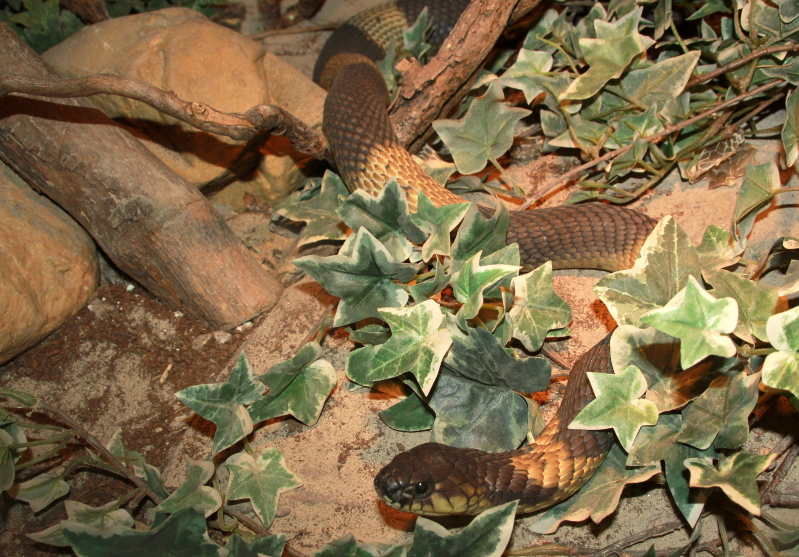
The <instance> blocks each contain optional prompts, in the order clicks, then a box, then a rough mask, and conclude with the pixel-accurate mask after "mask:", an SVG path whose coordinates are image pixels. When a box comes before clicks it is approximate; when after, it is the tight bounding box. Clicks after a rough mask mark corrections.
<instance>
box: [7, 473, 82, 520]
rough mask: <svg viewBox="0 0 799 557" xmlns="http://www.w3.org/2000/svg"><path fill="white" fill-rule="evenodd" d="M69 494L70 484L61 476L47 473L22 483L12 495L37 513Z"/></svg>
mask: <svg viewBox="0 0 799 557" xmlns="http://www.w3.org/2000/svg"><path fill="white" fill-rule="evenodd" d="M67 493H69V484H68V483H67V482H65V481H64V479H63V478H62V477H61V474H57V473H54V472H45V473H43V474H39V475H38V476H36V477H34V478H32V479H30V480H28V481H27V482H22V483H21V484H19V486H18V488H17V489H16V491H14V490H12V493H10V495H11V496H12V497H14V498H15V499H19V500H20V501H25V502H26V503H28V504H29V505H30V506H31V510H32V511H33V512H35V513H37V512H39V511H40V510H42V509H44V508H45V507H47V505H49V504H50V503H52V502H53V501H55V500H56V499H58V498H60V497H63V496H64V495H66V494H67Z"/></svg>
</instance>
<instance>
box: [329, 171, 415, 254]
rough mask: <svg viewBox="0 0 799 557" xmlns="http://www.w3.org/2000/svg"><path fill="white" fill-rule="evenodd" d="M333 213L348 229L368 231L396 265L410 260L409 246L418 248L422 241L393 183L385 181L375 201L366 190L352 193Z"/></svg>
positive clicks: (400, 189)
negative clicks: (396, 262) (415, 244)
mask: <svg viewBox="0 0 799 557" xmlns="http://www.w3.org/2000/svg"><path fill="white" fill-rule="evenodd" d="M337 212H338V214H339V216H340V217H341V219H342V220H343V221H344V222H345V223H346V224H347V226H349V227H350V228H351V229H353V230H358V229H359V228H361V227H363V228H365V229H366V230H368V231H369V232H370V233H371V234H372V236H374V237H375V238H377V240H378V241H379V242H380V243H381V244H383V246H384V247H385V248H386V249H387V250H388V252H389V253H390V254H391V257H393V258H394V259H395V260H396V261H404V260H406V259H408V257H410V255H411V251H412V250H413V246H412V244H411V242H414V243H417V244H420V243H422V242H423V241H424V240H425V238H426V235H425V234H424V232H422V231H421V230H419V228H418V227H417V226H416V225H415V224H414V223H413V222H411V219H410V217H409V216H408V202H407V201H406V200H405V192H404V191H403V190H402V188H400V187H399V185H398V184H397V180H396V179H391V180H389V181H388V182H387V183H386V185H385V186H384V187H383V189H382V190H380V192H379V193H378V194H377V197H375V196H373V195H372V194H371V193H369V192H368V191H366V190H356V191H354V192H352V194H351V195H350V196H349V197H347V199H345V200H344V202H343V203H342V204H341V206H340V207H339V208H338V211H337ZM408 239H410V242H409V241H408Z"/></svg>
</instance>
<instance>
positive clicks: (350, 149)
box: [314, 0, 655, 515]
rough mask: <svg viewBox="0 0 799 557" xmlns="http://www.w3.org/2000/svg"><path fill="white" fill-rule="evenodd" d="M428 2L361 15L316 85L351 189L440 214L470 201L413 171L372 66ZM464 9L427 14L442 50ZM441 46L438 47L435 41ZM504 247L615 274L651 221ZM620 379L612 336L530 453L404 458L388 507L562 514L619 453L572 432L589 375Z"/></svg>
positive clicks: (571, 231) (617, 210)
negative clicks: (391, 192) (556, 507)
mask: <svg viewBox="0 0 799 557" xmlns="http://www.w3.org/2000/svg"><path fill="white" fill-rule="evenodd" d="M431 1H432V0H399V1H398V2H396V3H391V4H387V5H383V6H379V7H376V8H373V9H372V10H369V11H367V12H363V13H362V14H359V15H357V16H355V17H354V18H353V19H351V20H350V21H349V22H348V23H345V24H344V25H342V26H341V27H339V29H338V30H337V31H336V33H334V34H333V36H332V37H331V38H330V39H329V40H328V42H327V44H326V45H325V48H324V49H323V51H322V54H321V55H320V58H319V60H318V62H317V68H316V70H315V72H314V76H315V79H316V80H317V81H320V82H321V83H322V84H323V85H324V86H326V88H328V89H329V93H328V96H327V100H326V101H325V112H324V123H323V125H324V132H325V135H326V136H327V138H328V141H329V143H330V147H331V150H332V152H333V156H334V159H335V161H336V166H337V167H338V170H339V173H340V174H341V176H342V178H343V179H344V181H345V182H346V183H347V185H348V187H349V188H350V190H355V189H358V188H362V189H365V190H367V191H369V192H372V193H376V192H377V191H379V190H380V188H382V187H383V185H384V184H385V183H386V181H387V180H388V179H389V178H392V177H396V179H397V182H398V184H399V185H400V187H402V188H403V189H404V190H405V193H406V197H407V199H408V203H409V205H410V206H411V210H412V211H415V207H416V200H417V196H418V192H419V191H424V192H425V194H426V195H427V196H428V197H429V198H430V199H431V200H432V201H433V202H434V203H435V204H437V205H446V204H449V203H459V202H463V201H464V199H462V198H461V197H458V196H457V195H455V194H454V193H452V192H450V191H449V190H447V189H445V188H443V187H441V186H440V185H438V183H436V182H435V181H434V180H433V179H432V178H430V177H429V176H427V174H425V173H424V171H423V170H422V169H421V168H420V167H419V166H418V165H417V164H416V163H415V162H414V161H413V159H412V158H411V156H410V154H409V153H408V152H407V151H406V150H405V149H404V148H403V147H402V145H401V144H400V142H399V140H398V139H397V136H396V134H395V133H394V130H393V128H392V126H391V122H390V120H389V118H388V114H387V112H386V108H387V106H388V99H389V97H388V91H387V90H386V86H385V83H384V81H383V78H382V76H381V74H380V72H379V70H378V69H377V67H376V66H375V65H374V63H373V61H372V60H379V59H380V58H382V57H383V49H384V48H385V47H386V46H387V44H388V42H389V41H390V39H391V37H394V38H395V41H397V43H398V44H402V43H401V39H398V38H399V37H401V35H400V32H401V30H402V28H403V27H406V26H407V25H409V22H410V23H413V21H414V20H415V19H416V16H417V15H418V13H419V12H420V11H421V9H422V7H424V6H425V5H428V2H431ZM466 4H468V2H467V1H466V0H451V1H449V2H447V1H446V0H436V1H435V2H434V3H431V4H429V5H428V9H430V11H431V14H430V15H431V16H432V20H433V22H434V24H438V25H439V27H438V28H437V29H436V30H434V31H433V36H432V39H431V40H430V41H429V42H431V43H432V42H433V41H435V40H436V39H438V42H439V43H440V42H441V41H442V40H443V37H441V35H445V33H446V32H448V31H444V30H442V29H441V28H447V27H448V26H449V27H451V26H452V25H453V24H454V21H455V20H457V16H458V15H459V14H460V12H461V11H462V10H463V9H464V8H465V6H466ZM437 35H438V36H437ZM510 217H511V220H510V227H509V231H508V238H507V242H508V243H514V242H516V243H518V244H519V248H520V251H521V255H522V263H523V264H524V265H529V266H538V265H541V264H542V263H544V262H546V261H549V260H551V261H552V262H553V266H554V268H595V269H604V270H608V271H616V270H620V269H626V268H629V267H630V266H632V264H633V262H634V261H635V257H636V255H637V254H638V251H639V250H640V248H641V246H642V245H643V242H644V240H645V239H646V237H647V235H648V234H649V232H651V230H652V228H653V227H654V225H655V221H654V220H653V219H651V218H649V217H648V216H646V215H643V214H641V213H637V212H635V211H632V210H629V209H625V208H621V207H617V206H614V205H604V204H598V203H594V204H586V205H577V206H567V207H555V208H550V209H536V210H532V211H520V212H511V214H510ZM589 370H590V371H595V372H602V373H612V371H613V369H612V366H611V363H610V352H609V336H608V337H606V338H605V339H604V340H603V341H601V342H600V343H599V344H597V345H596V346H594V347H593V348H592V349H591V350H589V351H588V352H587V353H586V354H584V355H583V356H582V357H581V358H580V359H579V360H578V361H577V362H576V363H575V365H574V367H573V368H572V371H571V374H570V378H569V386H568V389H567V392H566V394H565V396H564V398H563V401H562V403H561V406H560V408H559V410H558V412H557V414H556V415H555V417H554V418H553V419H552V420H551V421H550V422H549V424H547V426H546V428H545V429H544V430H543V432H541V434H540V435H539V436H538V437H537V438H536V441H535V442H534V443H533V444H530V445H527V446H524V447H522V448H520V449H517V450H515V451H510V452H505V453H486V452H484V451H479V450H475V449H462V448H454V447H449V446H446V445H441V444H438V443H425V444H423V445H420V446H418V447H415V448H413V449H411V450H409V451H406V452H403V453H401V454H399V455H397V456H396V457H395V458H394V460H392V462H391V463H390V464H388V465H387V466H386V467H385V468H383V469H382V470H381V471H380V472H379V473H378V475H377V476H376V478H375V488H376V489H377V492H378V493H379V494H380V496H381V498H382V499H383V501H385V502H386V503H387V504H388V505H390V506H392V507H395V508H398V509H401V510H404V511H408V512H413V513H417V514H425V515H443V514H477V513H480V512H482V511H483V510H485V509H486V508H489V507H492V506H496V505H500V504H502V503H506V502H508V501H512V500H518V501H519V507H518V512H529V511H533V510H536V509H540V508H544V507H547V506H550V505H553V504H555V503H556V502H558V501H561V500H563V499H565V498H566V497H569V496H570V495H571V494H573V493H574V492H575V491H577V490H578V489H579V488H580V487H582V485H583V484H584V483H585V482H586V481H587V480H588V479H589V478H590V477H591V475H592V474H593V473H594V471H595V470H596V469H597V468H598V467H599V465H600V464H601V463H602V461H603V460H604V458H605V455H606V454H607V451H608V450H609V449H610V447H611V445H612V443H613V433H612V432H610V431H586V430H576V429H568V427H567V426H568V424H569V423H570V422H571V421H572V420H573V419H574V417H575V416H576V415H577V413H578V412H579V411H580V410H582V408H583V407H585V405H586V404H588V402H590V401H591V400H593V398H594V396H593V393H592V391H591V387H590V385H589V383H588V380H587V377H586V375H585V372H586V371H589Z"/></svg>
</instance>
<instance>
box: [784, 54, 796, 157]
mask: <svg viewBox="0 0 799 557" xmlns="http://www.w3.org/2000/svg"><path fill="white" fill-rule="evenodd" d="M794 66H796V68H797V72H796V73H797V74H799V61H796V62H794ZM795 79H796V80H797V81H799V77H796V78H795ZM785 110H786V111H787V112H788V114H787V117H786V118H785V124H784V125H783V127H782V147H783V149H784V150H785V165H786V166H793V165H794V163H795V162H796V159H797V158H799V95H797V94H796V90H794V91H793V92H792V93H789V94H788V98H787V99H786V101H785Z"/></svg>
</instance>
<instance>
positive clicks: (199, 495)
mask: <svg viewBox="0 0 799 557" xmlns="http://www.w3.org/2000/svg"><path fill="white" fill-rule="evenodd" d="M213 475H214V463H213V462H209V461H207V460H192V459H189V461H188V462H187V463H186V480H185V481H184V482H183V484H182V485H181V486H180V487H179V488H177V489H176V490H175V491H174V493H172V495H170V496H169V497H167V498H166V499H164V500H163V501H162V502H161V504H159V505H158V506H157V507H156V508H155V510H156V512H159V511H160V512H163V513H167V514H172V513H176V512H178V511H179V510H181V509H185V508H192V509H194V510H196V511H197V512H201V513H203V514H204V515H205V518H208V517H209V516H211V515H212V514H214V513H215V512H216V511H217V509H219V507H221V506H222V497H221V496H220V495H219V492H218V491H217V490H215V489H214V488H212V487H208V486H207V485H205V484H206V483H208V480H210V479H211V477H212V476H213Z"/></svg>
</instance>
